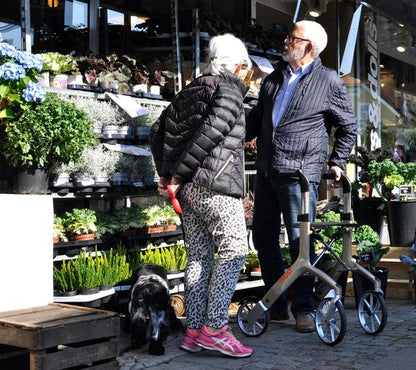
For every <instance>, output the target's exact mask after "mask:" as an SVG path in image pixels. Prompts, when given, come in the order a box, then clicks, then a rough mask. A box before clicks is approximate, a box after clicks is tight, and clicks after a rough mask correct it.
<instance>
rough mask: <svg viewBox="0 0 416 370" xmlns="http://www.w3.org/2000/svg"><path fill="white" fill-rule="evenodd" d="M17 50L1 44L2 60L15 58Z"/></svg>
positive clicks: (11, 46)
mask: <svg viewBox="0 0 416 370" xmlns="http://www.w3.org/2000/svg"><path fill="white" fill-rule="evenodd" d="M16 52H17V49H16V48H15V47H14V46H13V45H10V44H8V43H6V42H0V60H1V59H5V58H14V57H15V55H16Z"/></svg>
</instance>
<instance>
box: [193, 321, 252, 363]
mask: <svg viewBox="0 0 416 370" xmlns="http://www.w3.org/2000/svg"><path fill="white" fill-rule="evenodd" d="M195 343H196V344H197V345H198V346H200V347H202V348H205V349H209V350H212V351H218V352H221V353H223V354H224V355H227V356H231V357H249V356H251V354H252V353H253V350H252V349H251V348H249V347H244V346H243V345H242V344H241V343H240V341H239V340H238V339H237V338H236V337H235V336H234V335H233V334H232V333H231V329H230V328H229V327H228V325H225V326H223V327H222V328H221V329H220V330H219V332H218V333H217V334H212V333H210V332H209V331H208V329H207V328H206V326H203V327H202V329H201V331H200V332H199V336H198V338H197V339H196V340H195Z"/></svg>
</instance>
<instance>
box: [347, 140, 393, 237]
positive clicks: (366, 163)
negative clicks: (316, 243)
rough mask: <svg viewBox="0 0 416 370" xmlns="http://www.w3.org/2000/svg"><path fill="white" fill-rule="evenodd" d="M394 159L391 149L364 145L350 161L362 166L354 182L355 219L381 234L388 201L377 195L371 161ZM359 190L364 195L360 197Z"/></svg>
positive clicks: (358, 148)
mask: <svg viewBox="0 0 416 370" xmlns="http://www.w3.org/2000/svg"><path fill="white" fill-rule="evenodd" d="M388 158H390V159H393V154H392V152H391V151H387V150H383V149H381V148H377V149H375V150H372V151H370V150H367V149H366V148H365V147H363V146H359V147H357V154H351V156H350V158H349V163H352V164H355V165H356V166H358V167H359V168H360V171H359V172H358V179H357V180H356V181H355V182H354V183H353V184H352V190H353V191H352V208H353V211H354V219H355V221H357V223H359V224H360V225H369V226H371V227H372V228H373V229H374V230H375V231H376V232H377V233H378V234H381V231H382V227H383V221H384V213H385V207H386V202H385V200H384V199H383V198H382V197H381V196H376V195H375V193H376V192H375V191H374V186H376V184H375V183H373V182H370V178H369V172H370V163H371V162H372V161H375V162H376V163H380V162H382V161H383V160H385V159H388ZM359 190H362V193H363V194H364V196H362V197H359Z"/></svg>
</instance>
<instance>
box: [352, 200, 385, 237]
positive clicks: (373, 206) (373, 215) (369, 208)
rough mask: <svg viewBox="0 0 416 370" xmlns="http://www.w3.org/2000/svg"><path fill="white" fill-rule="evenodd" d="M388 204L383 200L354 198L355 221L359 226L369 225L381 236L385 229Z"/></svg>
mask: <svg viewBox="0 0 416 370" xmlns="http://www.w3.org/2000/svg"><path fill="white" fill-rule="evenodd" d="M385 207H386V202H385V201H384V200H383V199H381V198H376V197H370V198H353V199H352V209H353V211H354V220H355V221H356V222H357V223H358V224H359V225H368V226H370V227H371V228H372V229H373V230H374V231H376V232H377V233H378V234H379V235H380V234H381V230H382V229H383V220H384V210H385Z"/></svg>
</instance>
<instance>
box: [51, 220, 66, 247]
mask: <svg viewBox="0 0 416 370" xmlns="http://www.w3.org/2000/svg"><path fill="white" fill-rule="evenodd" d="M53 237H54V238H58V239H59V241H61V242H67V241H68V238H67V236H66V233H65V227H64V224H63V220H62V218H61V217H58V216H56V215H55V214H54V215H53Z"/></svg>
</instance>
